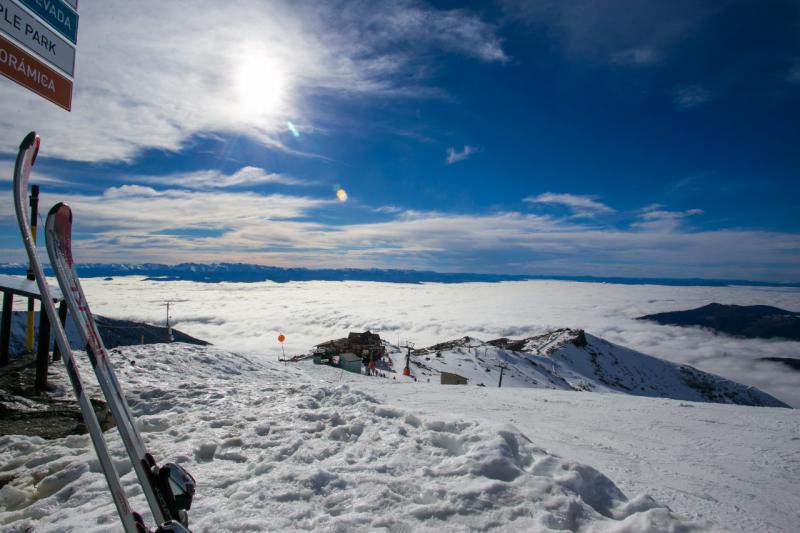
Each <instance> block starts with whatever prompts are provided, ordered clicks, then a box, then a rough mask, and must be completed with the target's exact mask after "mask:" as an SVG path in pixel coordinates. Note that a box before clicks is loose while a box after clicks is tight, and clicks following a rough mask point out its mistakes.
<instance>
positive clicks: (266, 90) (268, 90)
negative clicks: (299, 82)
mask: <svg viewBox="0 0 800 533" xmlns="http://www.w3.org/2000/svg"><path fill="white" fill-rule="evenodd" d="M287 86H288V76H287V73H286V68H285V67H284V66H283V65H282V64H281V62H280V61H278V60H277V59H276V58H274V57H272V56H270V55H269V53H268V52H267V51H265V50H259V49H253V50H249V51H248V52H246V53H245V54H243V56H242V59H241V62H240V63H239V66H238V70H237V75H236V91H237V96H238V104H239V108H240V110H241V111H242V113H244V114H245V115H247V116H248V117H253V116H256V117H265V116H276V115H279V114H280V113H281V111H282V110H283V108H284V107H285V106H286V94H287Z"/></svg>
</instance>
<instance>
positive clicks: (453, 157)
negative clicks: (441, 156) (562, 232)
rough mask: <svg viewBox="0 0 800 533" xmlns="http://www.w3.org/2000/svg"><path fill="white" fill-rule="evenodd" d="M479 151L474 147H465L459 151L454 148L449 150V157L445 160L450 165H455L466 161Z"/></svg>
mask: <svg viewBox="0 0 800 533" xmlns="http://www.w3.org/2000/svg"><path fill="white" fill-rule="evenodd" d="M477 151H478V149H477V148H475V147H474V146H469V145H466V144H465V145H464V148H462V149H461V150H458V149H456V148H453V147H452V146H451V147H450V148H448V149H447V157H446V158H445V162H446V163H447V164H448V165H452V164H453V163H458V162H459V161H464V160H465V159H467V158H468V157H469V156H471V155H472V154H474V153H475V152H477Z"/></svg>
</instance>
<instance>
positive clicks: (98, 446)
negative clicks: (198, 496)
mask: <svg viewBox="0 0 800 533" xmlns="http://www.w3.org/2000/svg"><path fill="white" fill-rule="evenodd" d="M40 142H41V141H40V139H39V136H38V135H36V133H35V132H31V133H29V134H28V135H27V136H26V137H25V139H23V141H22V144H20V147H19V153H18V154H17V160H16V163H15V165H14V209H15V210H16V214H17V222H18V223H19V229H20V233H21V234H22V240H23V242H24V243H25V250H26V252H27V254H28V259H29V261H30V265H31V269H32V270H33V272H34V275H35V278H36V284H37V285H38V287H39V293H40V295H41V298H42V307H43V308H44V310H45V312H46V313H47V318H48V319H49V320H50V327H51V330H52V332H53V334H54V336H55V339H56V343H57V344H58V348H59V350H61V359H62V360H63V361H64V366H65V367H66V370H67V376H68V377H69V381H70V384H71V385H72V390H73V391H74V393H75V396H76V397H77V399H78V405H79V406H80V410H81V414H82V415H83V420H84V422H85V423H86V427H87V429H88V430H89V437H90V438H91V441H92V445H93V446H94V449H95V452H96V453H97V458H98V459H99V461H100V467H101V468H102V470H103V474H104V475H105V478H106V482H107V483H108V487H109V489H110V490H111V496H112V499H113V500H114V505H115V506H116V508H117V513H119V517H120V520H121V521H122V526H123V528H124V530H125V532H126V533H137V532H141V531H142V530H143V529H144V526H143V524H142V522H141V519H140V518H139V517H138V515H136V513H134V512H133V511H132V510H131V508H130V505H128V499H127V497H126V496H125V491H124V490H123V489H122V484H121V483H120V480H119V475H118V474H117V471H116V470H115V469H114V464H113V462H112V461H111V456H110V455H109V453H108V447H107V446H106V441H105V438H104V437H103V431H102V429H101V428H100V424H99V423H98V421H97V416H96V415H95V412H94V408H93V407H92V404H91V402H90V401H89V397H88V396H87V395H86V392H85V391H84V390H83V384H82V382H81V377H80V373H79V372H78V367H77V366H76V365H75V357H74V354H73V353H72V348H71V347H70V345H69V342H68V341H67V336H66V334H65V333H64V328H63V326H62V325H61V321H60V320H59V318H58V314H57V312H56V308H55V305H54V304H53V298H52V296H51V295H50V288H49V286H48V285H47V279H46V278H45V276H44V271H43V270H42V265H41V263H40V262H39V258H38V257H37V256H36V246H35V244H34V242H33V235H32V233H31V230H30V227H31V226H30V220H29V217H28V212H27V209H26V207H27V202H26V200H27V195H28V181H29V180H30V173H31V169H32V168H33V165H34V163H35V162H36V156H37V155H38V153H39V145H40Z"/></svg>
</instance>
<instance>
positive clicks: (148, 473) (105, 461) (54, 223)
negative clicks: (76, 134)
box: [14, 132, 195, 533]
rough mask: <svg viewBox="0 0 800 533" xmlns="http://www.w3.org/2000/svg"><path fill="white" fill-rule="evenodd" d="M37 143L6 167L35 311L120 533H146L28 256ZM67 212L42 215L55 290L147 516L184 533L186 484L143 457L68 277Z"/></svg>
mask: <svg viewBox="0 0 800 533" xmlns="http://www.w3.org/2000/svg"><path fill="white" fill-rule="evenodd" d="M40 142H41V141H40V138H39V136H38V135H36V133H35V132H31V133H30V134H28V135H27V136H26V137H25V139H24V140H23V141H22V144H21V145H20V148H19V153H18V155H17V161H16V165H15V167H14V208H15V209H16V212H17V221H18V223H19V228H20V232H21V233H22V239H23V241H24V243H25V249H26V251H27V253H28V258H29V260H30V264H31V268H32V270H33V272H34V274H35V276H36V283H37V285H38V287H39V292H40V294H41V297H42V302H43V307H44V309H45V312H46V313H47V318H48V319H49V320H50V324H51V326H52V331H53V333H54V336H55V339H56V343H57V344H58V347H59V349H60V350H61V354H62V359H63V361H64V365H65V366H66V369H67V375H68V377H69V380H70V383H71V385H72V389H73V391H74V392H75V396H76V397H77V398H78V403H79V405H80V409H81V413H82V415H83V419H84V421H85V422H86V427H87V428H88V430H89V436H90V437H91V440H92V444H93V445H94V448H95V451H96V452H97V456H98V459H99V460H100V466H101V467H102V469H103V473H104V474H105V477H106V481H107V482H108V486H109V488H110V489H111V496H112V498H113V500H114V504H115V505H116V508H117V512H118V513H119V516H120V519H121V520H122V525H123V528H124V530H125V532H126V533H146V532H148V531H149V530H148V529H147V527H146V526H145V524H144V521H143V519H142V517H141V515H139V514H138V513H136V512H134V511H133V510H132V509H131V507H130V505H129V504H128V500H127V497H126V495H125V491H124V490H123V488H122V485H121V483H120V480H119V475H118V474H117V471H116V470H115V469H114V465H113V463H112V461H111V456H110V455H109V453H108V447H107V446H106V441H105V438H104V437H103V432H102V430H101V428H100V424H99V423H98V421H97V417H96V416H95V413H94V409H93V408H92V404H91V403H90V401H89V398H88V396H87V395H86V392H85V391H84V390H83V385H82V383H81V377H80V374H79V372H78V367H77V366H76V365H75V356H74V354H73V352H72V349H71V347H70V345H69V341H68V340H67V336H66V334H65V333H64V329H63V327H62V325H61V322H60V320H59V319H58V315H57V313H56V308H55V305H54V304H53V298H52V297H51V295H50V289H49V287H48V284H47V280H46V278H45V276H44V271H43V269H42V265H41V263H40V262H39V259H38V257H37V255H36V245H35V243H34V240H33V236H32V234H31V230H30V227H31V226H30V220H29V219H28V213H27V210H26V205H27V204H26V199H27V194H28V181H29V179H30V173H31V169H32V168H33V165H34V163H35V161H36V156H37V154H38V152H39V145H40ZM71 237H72V211H71V209H70V207H69V206H68V205H66V204H64V203H58V204H56V205H55V206H54V207H53V208H52V209H51V210H50V213H49V214H48V216H47V222H46V224H45V240H46V243H47V253H48V255H49V257H50V264H51V266H52V268H53V272H54V273H55V276H56V278H57V279H58V284H59V286H60V287H61V292H62V293H63V296H64V299H65V300H66V302H67V307H68V308H69V311H70V313H71V314H72V318H73V321H74V322H75V324H76V326H77V328H78V331H79V333H80V336H81V339H82V341H83V343H84V344H85V345H86V353H87V354H88V356H89V360H90V361H91V364H92V368H93V369H94V372H95V375H96V376H97V380H98V382H99V384H100V388H101V389H102V391H103V395H104V396H105V398H106V402H107V403H108V405H109V407H110V409H111V412H112V414H113V416H114V421H115V422H116V424H117V429H118V430H119V434H120V436H121V437H122V442H123V443H124V444H125V449H126V451H127V452H128V456H129V458H130V461H131V463H132V465H133V469H134V471H135V472H136V476H137V477H138V479H139V483H140V484H141V486H142V491H143V492H144V495H145V498H146V499H147V503H148V505H149V507H150V511H151V513H152V514H153V518H154V520H155V522H156V524H160V525H159V526H158V529H157V530H156V531H157V532H159V533H160V532H170V531H176V532H186V531H188V529H187V527H188V515H187V511H188V510H189V508H190V507H191V502H192V497H193V495H194V490H195V481H194V478H192V476H191V475H190V474H189V473H188V472H187V471H186V470H184V469H183V468H182V467H180V466H178V465H176V464H172V463H167V464H165V465H163V466H160V467H159V466H158V465H157V464H156V462H155V460H154V459H153V457H152V455H150V454H149V453H148V452H147V449H146V448H145V445H144V442H143V440H142V437H141V435H140V433H139V430H138V429H137V427H136V421H135V420H134V418H133V415H132V414H131V411H130V408H129V407H128V402H127V401H126V400H125V397H124V395H123V393H122V388H121V387H120V384H119V381H118V380H117V377H116V374H115V373H114V369H113V367H112V365H111V362H110V360H109V357H108V352H107V351H106V348H105V345H104V344H103V340H102V338H101V337H100V334H99V332H98V330H97V325H96V323H95V320H94V317H93V316H92V312H91V310H90V309H89V305H88V304H87V302H86V297H85V296H84V293H83V289H82V287H81V283H80V279H79V278H78V275H77V273H76V271H75V264H74V261H73V259H72V243H71V241H72V238H71Z"/></svg>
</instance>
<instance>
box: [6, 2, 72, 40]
mask: <svg viewBox="0 0 800 533" xmlns="http://www.w3.org/2000/svg"><path fill="white" fill-rule="evenodd" d="M19 1H20V2H22V3H23V4H25V5H26V6H28V8H29V9H30V10H31V11H33V12H34V13H36V14H37V15H39V16H40V17H41V18H42V20H44V21H45V22H47V23H48V24H49V25H50V26H51V27H52V28H53V29H55V30H56V31H57V32H58V33H60V34H61V35H63V36H64V37H66V38H67V39H69V40H70V41H72V43H73V44H77V42H78V14H77V13H75V12H74V11H73V10H72V8H70V7H69V6H68V5H67V3H66V2H64V0H19Z"/></svg>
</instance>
